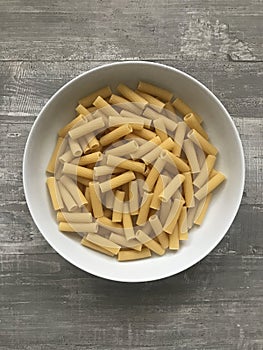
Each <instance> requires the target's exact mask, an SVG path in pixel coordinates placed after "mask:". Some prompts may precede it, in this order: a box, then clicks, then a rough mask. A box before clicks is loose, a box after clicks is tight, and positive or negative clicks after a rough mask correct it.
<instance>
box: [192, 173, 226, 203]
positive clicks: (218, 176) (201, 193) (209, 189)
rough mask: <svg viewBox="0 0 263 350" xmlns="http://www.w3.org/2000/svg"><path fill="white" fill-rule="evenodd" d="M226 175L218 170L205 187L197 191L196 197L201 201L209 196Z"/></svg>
mask: <svg viewBox="0 0 263 350" xmlns="http://www.w3.org/2000/svg"><path fill="white" fill-rule="evenodd" d="M225 179H226V177H225V175H223V174H222V173H220V172H218V173H217V174H216V175H215V176H214V177H212V178H211V179H210V180H209V181H208V182H207V183H206V184H205V185H204V186H203V187H201V188H200V189H199V190H198V191H197V192H196V193H195V198H197V199H198V200H199V201H200V200H201V199H203V198H204V197H205V196H207V195H208V194H209V193H210V192H212V191H213V190H214V189H216V188H217V187H218V186H219V185H220V184H221V183H222V182H223V181H224V180H225Z"/></svg>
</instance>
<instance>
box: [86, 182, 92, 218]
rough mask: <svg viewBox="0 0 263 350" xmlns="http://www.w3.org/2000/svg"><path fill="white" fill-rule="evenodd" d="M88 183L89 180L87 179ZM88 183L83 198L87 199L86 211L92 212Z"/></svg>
mask: <svg viewBox="0 0 263 350" xmlns="http://www.w3.org/2000/svg"><path fill="white" fill-rule="evenodd" d="M89 183H90V181H89ZM89 183H88V185H87V187H86V188H85V198H86V199H87V204H86V205H85V208H86V209H87V211H88V212H92V206H91V200H90V189H89V187H88V186H89Z"/></svg>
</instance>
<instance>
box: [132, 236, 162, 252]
mask: <svg viewBox="0 0 263 350" xmlns="http://www.w3.org/2000/svg"><path fill="white" fill-rule="evenodd" d="M136 239H137V240H138V241H139V242H141V243H142V244H144V245H145V246H146V247H147V248H149V249H150V250H151V251H153V252H154V253H155V254H157V255H163V254H164V253H165V250H164V249H163V248H162V247H161V245H160V244H159V243H157V242H156V241H155V240H154V239H152V238H151V237H149V236H148V235H147V234H146V233H145V232H143V231H142V230H138V231H137V232H136Z"/></svg>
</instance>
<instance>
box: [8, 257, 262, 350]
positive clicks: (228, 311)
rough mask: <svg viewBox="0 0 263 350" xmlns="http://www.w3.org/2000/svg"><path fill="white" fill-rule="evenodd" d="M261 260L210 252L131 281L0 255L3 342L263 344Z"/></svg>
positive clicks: (16, 345)
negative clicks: (180, 267)
mask: <svg viewBox="0 0 263 350" xmlns="http://www.w3.org/2000/svg"><path fill="white" fill-rule="evenodd" d="M260 264H262V257H258V258H257V259H255V258H254V257H247V258H243V257H240V256H239V257H237V256H225V257H224V258H223V257H222V256H213V257H212V256H210V257H208V258H207V259H206V260H205V261H202V262H201V263H199V264H198V265H196V266H195V267H193V268H191V269H189V270H187V271H186V272H184V273H181V274H180V275H178V276H175V277H173V278H169V279H165V280H162V281H158V282H155V283H146V284H134V285H129V284H116V283H112V282H109V281H106V280H102V279H98V278H95V277H92V276H89V275H87V274H85V273H84V272H82V271H80V270H76V269H75V268H74V267H73V266H71V265H70V264H68V263H65V262H64V261H63V260H61V259H60V258H59V257H58V256H57V255H45V256H44V255H29V256H26V255H15V256H12V255H10V256H5V257H4V259H3V271H2V281H3V287H2V293H1V298H3V300H5V305H6V307H5V308H4V309H2V326H1V332H2V333H1V345H2V346H4V345H6V348H12V349H21V348H22V349H23V346H21V345H22V344H28V340H30V343H29V349H34V346H35V344H36V345H38V346H40V345H46V347H48V348H49V345H51V346H52V345H53V346H54V344H59V345H60V348H61V349H63V347H62V345H63V346H65V347H66V345H68V346H72V345H76V346H80V347H81V346H87V347H88V348H94V349H95V347H96V345H97V346H98V344H99V348H100V349H101V348H105V349H126V348H127V349H128V348H129V349H161V348H162V349H175V348H176V349H192V348H194V349H200V350H201V349H204V348H207V349H216V348H218V349H234V348H237V347H233V344H235V346H237V345H238V344H239V346H240V347H239V348H240V349H243V348H244V349H246V348H249V347H248V346H251V348H253V347H252V345H253V346H254V345H255V346H257V345H260V344H262V343H261V341H262V339H261V330H262V327H261V326H262V325H261V323H260V319H261V316H262V315H261V311H262V304H261V298H262V280H261V272H262V270H261V265H260ZM247 265H249V266H250V271H247V268H246V266H247ZM10 271H12V275H10ZM226 281H227V282H226ZM250 315H253V327H251V325H250V324H249V319H250V317H251V316H250ZM225 320H228V321H229V322H225ZM211 325H214V326H215V327H216V333H214V332H215V330H213V331H212V329H211ZM8 346H9V347H8ZM241 346H242V347H241ZM254 348H256V347H254ZM256 349H257V348H256Z"/></svg>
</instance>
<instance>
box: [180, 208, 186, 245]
mask: <svg viewBox="0 0 263 350" xmlns="http://www.w3.org/2000/svg"><path fill="white" fill-rule="evenodd" d="M178 230H179V240H180V241H185V240H187V239H188V226H187V208H186V207H182V210H181V213H180V216H179V219H178Z"/></svg>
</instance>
